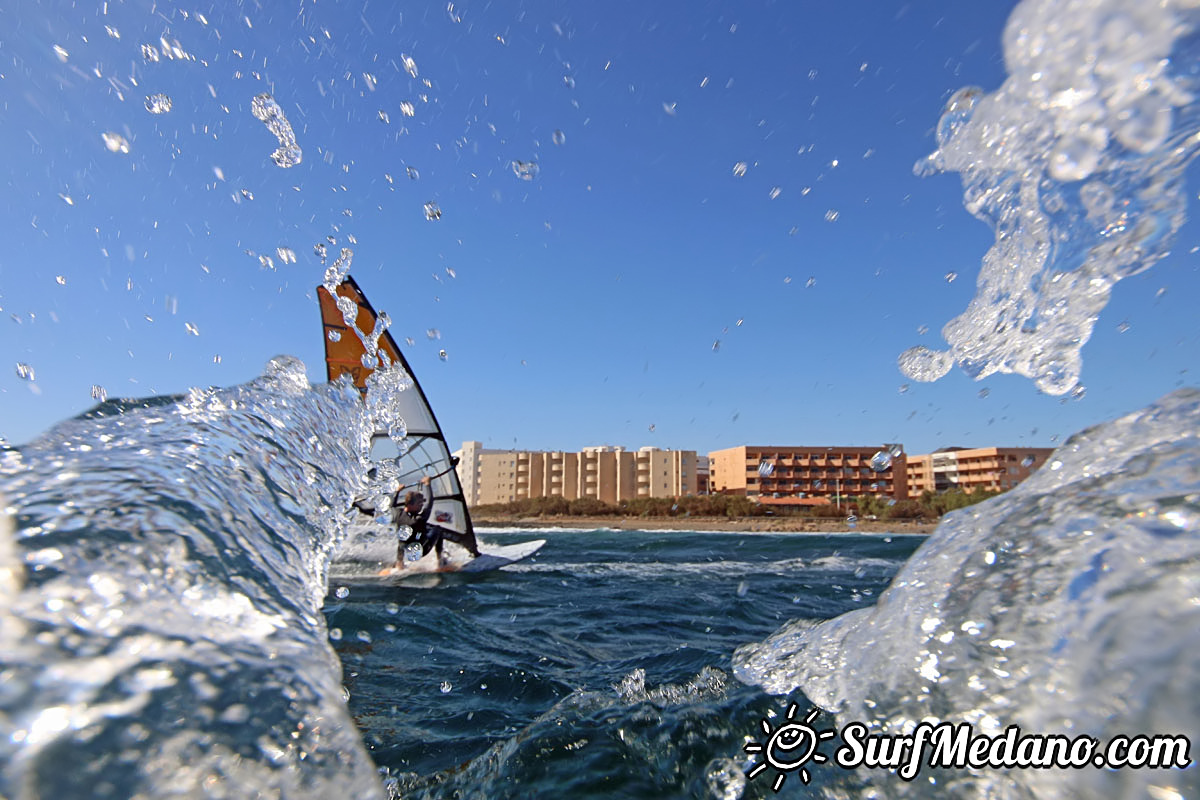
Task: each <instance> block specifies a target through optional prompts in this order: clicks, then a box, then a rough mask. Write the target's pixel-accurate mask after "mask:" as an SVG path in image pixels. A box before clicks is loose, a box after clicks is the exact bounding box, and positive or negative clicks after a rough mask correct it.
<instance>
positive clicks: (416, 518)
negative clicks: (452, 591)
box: [354, 476, 479, 568]
mask: <svg viewBox="0 0 1200 800" xmlns="http://www.w3.org/2000/svg"><path fill="white" fill-rule="evenodd" d="M421 484H422V485H423V486H425V487H428V486H429V484H430V479H429V477H428V476H427V477H424V478H421ZM402 491H404V484H400V486H399V487H397V489H396V491H395V493H394V494H393V495H392V500H391V517H392V520H391V521H392V524H393V525H395V526H396V532H397V533H399V532H400V530H401V529H402V528H403V527H405V526H407V527H408V528H409V529H410V530H411V531H412V532H411V533H410V534H409V535H408V538H406V539H401V540H400V542H399V544H398V545H397V547H396V566H397V567H400V568H403V567H404V566H405V561H404V551H405V549H406V548H407V547H408V545H410V544H413V543H417V544H420V545H421V557H422V558H424V557H425V556H427V555H429V551H430V550H436V551H437V555H438V563H439V564H442V565H445V563H446V562H445V559H444V558H443V556H442V547H443V543H444V542H445V540H446V539H449V540H450V541H452V542H454V543H455V544H458V545H462V546H463V547H464V548H466V550H467V552H469V553H470V554H471V555H472V556H474V557H476V558H478V557H479V545H478V543H477V542H476V541H475V535H474V533H459V532H458V531H453V530H450V529H449V528H443V527H442V526H441V525H431V524H429V514H430V512H431V511H432V510H433V503H426V502H425V495H423V494H421V492H417V491H413V492H408V493H407V494H405V495H404V499H403V501H401V499H400V493H401V492H402ZM354 507H355V508H356V509H358V511H360V512H361V513H363V514H367V515H369V516H372V517H373V516H374V515H375V509H374V508H370V507H368V506H366V505H364V504H363V503H362V501H356V502H355V503H354Z"/></svg>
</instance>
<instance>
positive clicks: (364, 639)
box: [354, 631, 371, 644]
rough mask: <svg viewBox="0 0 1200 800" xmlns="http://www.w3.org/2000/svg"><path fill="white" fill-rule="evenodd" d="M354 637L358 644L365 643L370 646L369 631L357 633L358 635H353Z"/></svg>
mask: <svg viewBox="0 0 1200 800" xmlns="http://www.w3.org/2000/svg"><path fill="white" fill-rule="evenodd" d="M354 637H355V638H356V639H358V640H359V641H360V642H366V643H368V644H370V642H371V633H370V631H359V632H358V633H356V634H354Z"/></svg>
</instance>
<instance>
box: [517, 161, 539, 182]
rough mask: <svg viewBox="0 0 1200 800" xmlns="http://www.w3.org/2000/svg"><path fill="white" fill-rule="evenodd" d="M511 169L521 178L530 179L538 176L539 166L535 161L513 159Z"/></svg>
mask: <svg viewBox="0 0 1200 800" xmlns="http://www.w3.org/2000/svg"><path fill="white" fill-rule="evenodd" d="M512 171H513V174H514V175H516V176H517V177H518V178H520V179H521V180H523V181H531V180H533V179H534V178H536V177H537V176H538V172H539V171H540V168H539V167H538V165H537V162H536V161H514V162H512Z"/></svg>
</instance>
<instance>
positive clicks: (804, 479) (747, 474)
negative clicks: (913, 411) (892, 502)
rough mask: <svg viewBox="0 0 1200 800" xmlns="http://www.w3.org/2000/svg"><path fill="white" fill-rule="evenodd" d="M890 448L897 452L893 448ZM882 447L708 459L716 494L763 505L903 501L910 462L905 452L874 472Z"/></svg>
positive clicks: (748, 451)
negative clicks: (859, 499)
mask: <svg viewBox="0 0 1200 800" xmlns="http://www.w3.org/2000/svg"><path fill="white" fill-rule="evenodd" d="M890 447H895V446H894V445H893V446H890ZM880 449H881V448H880V447H878V446H876V447H790V446H789V447H776V446H771V447H760V446H751V445H742V446H740V447H730V448H727V449H725V450H716V451H713V452H711V453H709V454H708V461H709V481H710V486H711V491H712V493H713V494H718V493H720V494H736V495H745V496H747V497H751V498H753V499H755V500H758V501H759V502H760V503H763V504H764V505H824V504H826V503H836V502H837V499H838V496H839V495H840V497H841V500H842V502H845V501H846V500H849V499H852V498H855V497H858V496H860V495H880V496H884V497H892V498H895V499H897V500H904V499H906V498H907V497H908V496H909V492H908V470H907V459H906V456H905V454H904V452H903V450H901V452H900V455H898V456H894V457H893V458H892V462H891V465H890V466H889V467H888V468H887V469H886V470H883V471H882V472H876V471H875V470H873V469H871V459H872V458H873V457H874V455H875V454H876V453H878V452H879V451H880Z"/></svg>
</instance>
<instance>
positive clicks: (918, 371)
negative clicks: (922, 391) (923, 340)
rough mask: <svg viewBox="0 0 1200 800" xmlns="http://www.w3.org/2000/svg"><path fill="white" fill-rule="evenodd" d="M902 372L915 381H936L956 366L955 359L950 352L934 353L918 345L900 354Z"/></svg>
mask: <svg viewBox="0 0 1200 800" xmlns="http://www.w3.org/2000/svg"><path fill="white" fill-rule="evenodd" d="M898 363H899V365H900V372H902V373H903V374H904V376H905V377H907V378H910V379H911V380H914V381H922V382H930V381H936V380H937V379H938V378H941V377H942V376H944V375H945V374H946V373H947V372H949V371H950V367H952V366H954V357H953V356H952V355H951V354H950V352H949V351H945V350H943V351H934V350H930V349H929V348H928V347H923V346H921V345H918V346H916V347H910V348H908V349H907V350H905V351H904V352H903V353H901V354H900V358H899V359H898Z"/></svg>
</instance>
